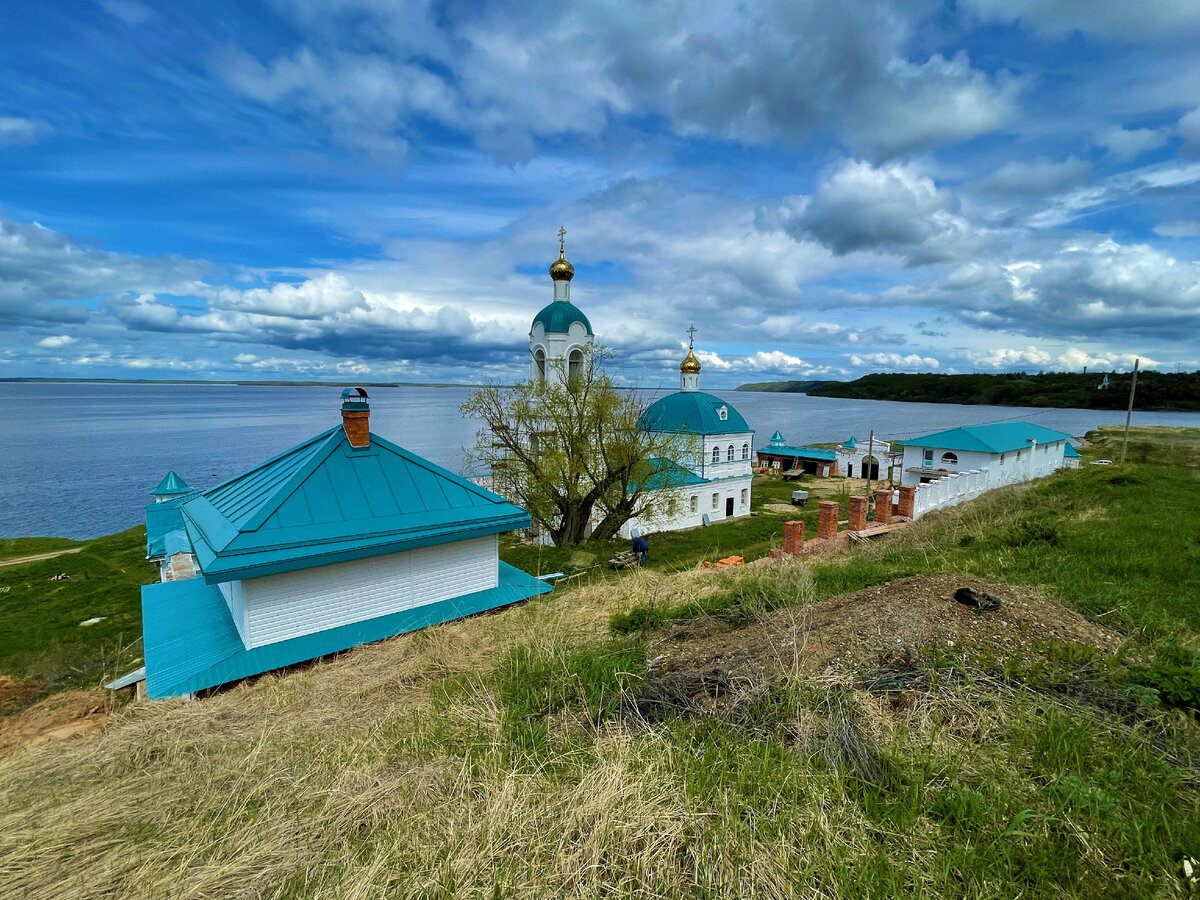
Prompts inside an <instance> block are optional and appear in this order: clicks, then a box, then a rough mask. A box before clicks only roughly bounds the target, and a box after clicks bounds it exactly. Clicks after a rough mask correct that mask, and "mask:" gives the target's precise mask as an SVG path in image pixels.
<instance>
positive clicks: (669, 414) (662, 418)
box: [638, 391, 751, 434]
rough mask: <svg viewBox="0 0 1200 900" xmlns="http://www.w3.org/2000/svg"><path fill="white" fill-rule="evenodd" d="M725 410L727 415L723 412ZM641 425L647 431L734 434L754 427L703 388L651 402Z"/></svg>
mask: <svg viewBox="0 0 1200 900" xmlns="http://www.w3.org/2000/svg"><path fill="white" fill-rule="evenodd" d="M722 410H724V411H725V412H724V418H722V413H721V411H722ZM638 424H639V425H640V426H641V427H642V428H644V429H645V430H646V431H675V432H689V433H691V434H733V433H736V432H741V431H750V430H751V428H750V426H749V425H747V424H746V420H745V419H743V418H742V414H741V413H740V412H738V411H737V410H736V409H734V408H733V406H732V405H731V404H730V403H729V402H728V401H726V400H722V399H721V398H720V397H714V396H713V395H712V394H706V393H704V392H703V391H680V392H678V393H675V394H668V395H667V396H666V397H663V398H662V399H660V400H656V401H654V402H653V403H651V404H650V405H649V406H648V407H646V409H645V410H644V411H643V412H642V415H641V416H640V417H639V419H638Z"/></svg>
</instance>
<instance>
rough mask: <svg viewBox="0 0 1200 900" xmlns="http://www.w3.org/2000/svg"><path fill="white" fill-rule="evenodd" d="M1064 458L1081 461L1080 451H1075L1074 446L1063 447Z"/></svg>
mask: <svg viewBox="0 0 1200 900" xmlns="http://www.w3.org/2000/svg"><path fill="white" fill-rule="evenodd" d="M1063 456H1067V457H1070V458H1072V459H1079V451H1078V450H1076V449H1075V447H1074V445H1073V444H1067V445H1066V446H1064V447H1063Z"/></svg>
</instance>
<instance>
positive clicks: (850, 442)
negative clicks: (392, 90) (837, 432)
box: [842, 438, 858, 450]
mask: <svg viewBox="0 0 1200 900" xmlns="http://www.w3.org/2000/svg"><path fill="white" fill-rule="evenodd" d="M857 445H858V441H857V440H855V439H854V438H850V440H848V441H846V443H844V444H842V446H843V447H844V448H845V449H847V450H853V449H854V448H855V447H856V446H857Z"/></svg>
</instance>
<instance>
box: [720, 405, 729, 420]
mask: <svg viewBox="0 0 1200 900" xmlns="http://www.w3.org/2000/svg"><path fill="white" fill-rule="evenodd" d="M717 418H718V419H720V420H721V421H722V422H724V421H725V420H726V419H728V418H729V407H727V406H718V407H717Z"/></svg>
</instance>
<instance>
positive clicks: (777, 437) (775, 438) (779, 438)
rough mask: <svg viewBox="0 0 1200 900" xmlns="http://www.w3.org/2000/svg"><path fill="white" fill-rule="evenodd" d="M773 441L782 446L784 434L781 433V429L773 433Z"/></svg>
mask: <svg viewBox="0 0 1200 900" xmlns="http://www.w3.org/2000/svg"><path fill="white" fill-rule="evenodd" d="M771 443H772V444H778V445H779V446H780V447H782V446H783V434H781V433H780V432H779V431H776V432H775V433H774V434H773V435H771Z"/></svg>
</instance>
